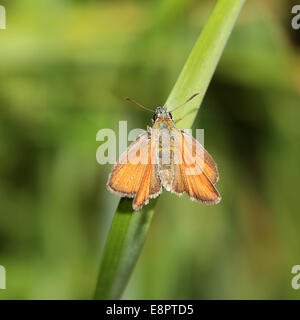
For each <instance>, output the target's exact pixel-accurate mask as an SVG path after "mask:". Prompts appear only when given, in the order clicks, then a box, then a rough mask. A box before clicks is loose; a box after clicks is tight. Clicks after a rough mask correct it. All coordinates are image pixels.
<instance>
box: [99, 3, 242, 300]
mask: <svg viewBox="0 0 300 320" xmlns="http://www.w3.org/2000/svg"><path fill="white" fill-rule="evenodd" d="M244 1H245V0H219V1H218V2H217V4H216V6H215V8H214V10H213V12H212V14H211V16H210V18H209V20H208V22H207V23H206V25H205V27H204V28H203V30H202V32H201V34H200V36H199V38H198V40H197V42H196V44H195V46H194V48H193V50H192V52H191V54H190V56H189V58H188V60H187V62H186V64H185V65H184V68H183V70H182V72H181V74H180V76H179V78H178V80H177V82H176V84H175V86H174V88H173V90H172V92H171V94H170V96H169V98H168V100H167V105H168V106H169V110H170V111H171V110H172V108H175V107H176V106H178V105H179V104H181V103H182V102H184V101H185V100H186V99H187V98H189V97H190V96H191V95H192V94H193V93H196V92H198V93H199V96H198V97H196V98H195V99H194V100H192V101H191V102H190V103H188V104H187V105H186V106H185V107H183V108H179V109H178V110H176V111H175V112H174V115H173V117H174V116H175V118H180V117H183V116H184V115H185V117H184V119H183V120H182V121H181V122H180V127H182V128H190V127H191V126H192V124H193V121H194V119H195V117H196V114H197V111H198V109H199V107H200V104H201V102H202V100H203V97H204V94H205V92H206V89H207V87H208V85H209V82H210V80H211V78H212V75H213V73H214V71H215V68H216V66H217V63H218V61H219V58H220V56H221V54H222V51H223V49H224V47H225V44H226V42H227V40H228V38H229V36H230V33H231V31H232V28H233V25H234V23H235V21H236V18H237V17H238V15H239V12H240V10H241V8H242V5H243V3H244ZM156 201H157V199H156V200H151V201H150V204H149V205H147V206H146V207H144V208H143V209H142V210H141V211H138V212H133V210H132V206H131V202H132V200H130V199H126V198H123V199H121V201H120V204H119V206H118V208H117V211H116V213H115V216H114V219H113V223H112V226H111V229H110V232H109V235H108V238H107V241H106V245H105V248H104V252H103V256H102V263H101V266H100V272H99V278H98V282H97V286H96V292H95V299H118V298H120V296H121V294H122V292H123V290H124V288H125V286H126V283H127V281H128V279H129V277H130V273H131V271H132V269H133V267H134V265H135V263H136V261H137V258H138V255H139V253H140V251H141V248H142V245H143V243H144V240H145V238H146V235H147V231H148V228H149V225H150V223H151V219H152V216H153V213H154V207H155V204H156Z"/></svg>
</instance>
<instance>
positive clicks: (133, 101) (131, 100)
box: [124, 97, 155, 113]
mask: <svg viewBox="0 0 300 320" xmlns="http://www.w3.org/2000/svg"><path fill="white" fill-rule="evenodd" d="M124 100H127V101H130V102H132V103H134V104H136V105H137V106H139V107H141V108H142V109H145V110H147V111H150V112H153V113H155V111H154V110H152V109H149V108H147V107H144V106H143V105H141V104H140V103H138V102H136V101H135V100H133V99H131V98H128V97H126V98H124Z"/></svg>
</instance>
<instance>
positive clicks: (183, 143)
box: [107, 94, 221, 210]
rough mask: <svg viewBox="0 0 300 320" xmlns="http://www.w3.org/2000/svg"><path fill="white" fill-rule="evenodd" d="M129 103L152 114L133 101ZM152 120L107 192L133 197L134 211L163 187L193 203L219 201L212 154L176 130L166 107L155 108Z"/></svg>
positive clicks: (111, 178) (112, 175)
mask: <svg viewBox="0 0 300 320" xmlns="http://www.w3.org/2000/svg"><path fill="white" fill-rule="evenodd" d="M197 95H198V94H194V95H193V96H191V97H190V98H189V99H188V100H187V101H186V102H185V103H187V102H188V101H190V100H191V99H193V98H194V97H195V96H197ZM126 100H129V101H131V102H133V103H135V104H137V105H138V106H140V107H142V108H144V109H146V110H150V111H151V112H153V110H151V109H148V108H146V107H144V106H142V105H141V104H139V103H137V102H136V101H134V100H132V99H130V98H126ZM185 103H184V104H185ZM184 104H182V105H184ZM182 105H180V106H179V107H181V106H182ZM177 108H178V107H177ZM177 108H176V109H177ZM174 110H175V109H174ZM174 110H173V111H174ZM152 121H153V127H152V128H151V127H148V128H147V131H145V132H144V133H142V134H141V135H140V136H139V137H138V138H137V139H136V141H134V142H133V143H132V144H131V145H130V146H129V147H128V148H127V150H126V151H125V152H124V153H123V154H122V155H121V157H120V159H119V161H118V162H117V163H116V164H115V166H114V167H113V169H112V171H111V173H110V175H109V178H108V182H107V188H108V190H110V191H112V192H114V193H116V194H118V195H120V196H121V197H129V198H134V199H133V203H132V208H133V209H134V210H140V209H141V208H142V207H143V206H144V205H146V204H148V202H149V199H150V198H156V197H157V196H159V195H160V194H161V192H162V187H164V188H165V189H166V190H167V191H171V192H172V193H176V194H177V195H182V194H183V193H184V192H186V193H187V194H188V196H189V197H190V199H191V200H195V201H198V202H202V203H205V204H215V203H218V202H220V200H221V196H220V194H219V192H218V191H217V189H216V187H215V184H216V183H217V182H218V178H219V175H218V170H217V166H216V164H215V162H214V160H213V158H212V157H211V156H210V155H209V153H208V152H207V151H206V150H205V149H204V148H203V146H202V145H201V144H200V143H199V142H198V141H197V140H196V139H194V138H193V137H192V136H191V135H190V134H188V133H186V132H185V131H183V130H179V129H177V128H176V127H175V122H174V121H173V120H172V114H171V113H170V112H168V111H167V108H166V106H164V107H157V108H156V109H155V113H154V116H153V120H152ZM195 150H196V151H195Z"/></svg>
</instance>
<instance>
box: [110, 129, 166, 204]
mask: <svg viewBox="0 0 300 320" xmlns="http://www.w3.org/2000/svg"><path fill="white" fill-rule="evenodd" d="M154 143H155V142H154V140H152V139H151V132H150V134H149V133H148V132H146V131H145V132H144V133H142V134H141V135H140V136H139V137H138V138H137V140H136V141H135V142H133V143H132V144H131V145H130V146H129V147H128V149H127V150H126V151H125V152H124V153H123V154H122V155H121V157H120V159H119V161H118V162H117V163H116V164H115V166H114V167H113V169H112V171H111V174H110V176H109V178H108V182H107V188H108V189H109V190H110V191H112V192H114V193H117V194H118V195H120V196H121V197H129V198H134V200H133V204H132V206H133V209H134V210H139V209H141V208H142V207H143V206H144V205H145V204H147V203H148V202H149V198H155V197H157V196H158V195H159V194H160V193H161V184H160V179H159V177H158V174H157V166H156V164H155V163H152V162H153V161H151V159H152V157H153V156H154V154H155V153H154V152H155V146H154Z"/></svg>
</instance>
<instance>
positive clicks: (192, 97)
mask: <svg viewBox="0 0 300 320" xmlns="http://www.w3.org/2000/svg"><path fill="white" fill-rule="evenodd" d="M198 95H199V93H194V94H193V95H192V96H191V97H190V98H188V99H187V100H186V101H185V102H184V103H183V104H181V105H179V106H178V107H176V108H175V109H173V110H172V112H174V111H175V110H177V109H178V108H180V107H182V106H184V105H185V104H186V103H188V102H189V101H191V100H192V99H194V98H195V97H197V96H198Z"/></svg>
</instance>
